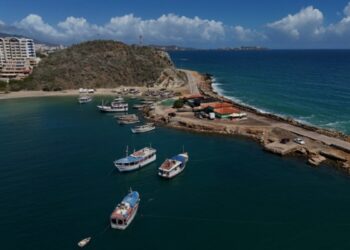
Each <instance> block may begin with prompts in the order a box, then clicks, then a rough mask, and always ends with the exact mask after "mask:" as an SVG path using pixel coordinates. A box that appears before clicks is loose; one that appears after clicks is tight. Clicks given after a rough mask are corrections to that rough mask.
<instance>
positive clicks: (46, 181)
mask: <svg viewBox="0 0 350 250" xmlns="http://www.w3.org/2000/svg"><path fill="white" fill-rule="evenodd" d="M96 102H97V100H96ZM0 131H1V133H0V152H1V153H0V194H1V195H0V204H1V205H0V222H1V227H0V235H1V249H6V250H10V249H26V250H38V249H59V250H62V249H77V247H76V243H77V241H78V240H80V239H82V238H84V237H87V236H90V235H91V236H93V240H92V242H91V244H90V245H89V246H88V247H86V249H174V250H175V249H224V248H225V249H252V250H255V249H276V250H280V249H327V250H329V249H349V247H350V239H349V237H348V235H349V234H350V216H349V209H350V178H349V177H348V176H345V175H343V174H342V173H340V172H337V171H335V170H332V169H330V168H327V167H321V168H319V169H315V168H311V167H309V166H307V165H306V164H304V160H299V159H294V158H293V159H289V158H280V157H278V156H275V155H272V154H268V153H266V152H264V151H263V150H262V149H261V148H260V146H259V145H257V144H256V143H254V142H251V141H247V140H244V139H239V138H225V137H216V136H208V135H199V134H191V133H187V132H181V131H176V130H170V129H166V128H158V129H157V130H156V131H154V132H151V133H148V134H142V135H132V134H131V133H130V131H129V127H127V126H125V127H121V126H118V125H117V124H116V121H115V120H114V119H113V117H112V116H110V115H103V114H100V113H99V112H97V110H96V109H95V106H94V104H93V103H91V104H87V105H78V104H76V99H75V98H37V99H22V100H8V101H1V102H0ZM149 143H152V146H154V147H156V148H157V149H158V160H157V162H156V163H154V164H151V165H149V166H147V167H146V168H144V169H142V170H140V171H138V172H133V173H129V174H120V173H118V172H117V171H113V165H112V161H113V160H114V159H115V158H118V157H121V156H123V155H124V150H125V146H126V145H129V147H131V148H133V147H135V148H139V147H142V146H146V145H148V144H149ZM182 145H185V148H186V149H187V150H188V151H189V154H190V162H189V164H188V167H187V168H186V171H185V172H184V173H183V174H182V175H180V176H178V177H177V178H175V179H174V180H172V181H166V180H162V179H160V178H159V177H158V176H157V174H156V173H157V167H158V166H159V164H160V163H161V162H162V161H163V160H164V159H165V157H167V156H172V155H174V154H175V153H177V152H179V151H180V150H181V149H182ZM129 187H132V188H133V189H135V190H138V191H139V192H140V194H141V199H142V200H141V207H140V210H139V213H138V215H137V217H136V218H135V220H134V222H133V223H132V225H131V226H130V227H129V228H128V229H127V230H126V231H115V230H111V229H109V228H108V223H109V222H108V219H109V215H110V213H111V211H112V210H113V208H114V206H115V205H116V204H117V202H119V201H120V200H121V199H122V198H123V196H124V195H125V193H126V192H127V190H128V189H129Z"/></svg>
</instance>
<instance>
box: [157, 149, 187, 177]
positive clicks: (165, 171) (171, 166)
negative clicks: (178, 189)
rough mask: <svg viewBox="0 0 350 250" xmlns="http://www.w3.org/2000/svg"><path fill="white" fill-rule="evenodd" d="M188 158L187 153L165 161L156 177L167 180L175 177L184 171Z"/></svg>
mask: <svg viewBox="0 0 350 250" xmlns="http://www.w3.org/2000/svg"><path fill="white" fill-rule="evenodd" d="M188 158H189V157H188V153H182V154H178V155H176V156H174V157H172V158H170V159H166V160H165V161H164V162H163V164H162V165H161V166H160V168H159V172H158V175H159V176H161V177H163V178H167V179H171V178H173V177H175V176H176V175H178V174H180V173H181V172H182V171H183V170H184V169H185V167H186V163H187V161H188Z"/></svg>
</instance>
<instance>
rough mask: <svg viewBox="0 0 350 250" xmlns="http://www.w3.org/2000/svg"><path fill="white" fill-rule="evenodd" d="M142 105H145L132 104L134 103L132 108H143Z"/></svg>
mask: <svg viewBox="0 0 350 250" xmlns="http://www.w3.org/2000/svg"><path fill="white" fill-rule="evenodd" d="M144 107H145V105H144V104H134V105H133V106H132V108H133V109H143V108H144Z"/></svg>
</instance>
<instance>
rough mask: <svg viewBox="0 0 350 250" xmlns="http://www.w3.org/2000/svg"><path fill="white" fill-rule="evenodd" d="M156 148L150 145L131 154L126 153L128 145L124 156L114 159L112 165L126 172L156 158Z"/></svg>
mask: <svg viewBox="0 0 350 250" xmlns="http://www.w3.org/2000/svg"><path fill="white" fill-rule="evenodd" d="M156 153H157V150H155V149H154V148H151V147H145V148H143V149H140V150H138V151H136V152H134V153H132V154H131V155H128V147H127V148H126V156H125V157H124V158H121V159H119V160H116V161H114V166H115V167H116V168H117V169H118V170H119V171H120V172H128V171H133V170H137V169H139V168H142V167H144V166H146V165H148V164H150V163H151V162H154V161H155V160H156V159H157V155H156Z"/></svg>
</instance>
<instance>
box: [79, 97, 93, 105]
mask: <svg viewBox="0 0 350 250" xmlns="http://www.w3.org/2000/svg"><path fill="white" fill-rule="evenodd" d="M91 101H92V97H91V96H89V95H84V96H79V97H78V102H79V103H80V104H84V103H88V102H91Z"/></svg>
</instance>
